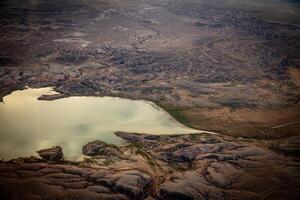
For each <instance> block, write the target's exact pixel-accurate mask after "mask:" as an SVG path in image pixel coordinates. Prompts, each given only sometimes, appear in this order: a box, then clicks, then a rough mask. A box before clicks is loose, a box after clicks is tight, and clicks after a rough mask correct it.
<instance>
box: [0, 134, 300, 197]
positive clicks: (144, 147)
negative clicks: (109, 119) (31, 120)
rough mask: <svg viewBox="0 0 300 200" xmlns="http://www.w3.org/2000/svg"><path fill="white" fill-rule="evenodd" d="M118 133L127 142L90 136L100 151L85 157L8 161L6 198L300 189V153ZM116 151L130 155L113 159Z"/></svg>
mask: <svg viewBox="0 0 300 200" xmlns="http://www.w3.org/2000/svg"><path fill="white" fill-rule="evenodd" d="M116 135H118V136H119V137H121V138H123V139H124V140H126V141H127V143H126V144H124V145H123V146H120V147H118V148H117V147H115V148H113V146H110V145H107V144H104V143H102V142H100V141H94V142H90V143H88V144H87V145H85V147H84V148H83V149H84V152H85V153H86V154H87V155H92V157H91V158H86V159H85V160H83V161H80V162H77V163H74V162H73V163H71V162H66V161H65V162H60V164H58V163H55V162H51V163H47V162H44V160H39V159H30V162H29V160H28V159H17V160H14V161H10V162H1V163H0V194H1V195H0V197H1V199H8V200H9V199H13V200H17V199H64V200H65V199H117V200H118V199H120V200H123V199H124V200H125V199H128V200H129V199H130V200H143V199H148V200H149V199H157V200H186V199H187V200H202V199H205V200H207V199H209V200H210V199H211V200H227V199H232V200H239V199H243V200H244V199H251V200H255V199H264V200H273V199H291V200H296V199H297V198H298V197H299V194H300V190H299V188H300V178H299V170H300V164H299V160H298V158H297V157H288V156H283V155H281V154H279V153H278V152H277V151H272V150H270V149H267V148H266V147H264V146H263V144H262V143H255V142H253V141H251V142H250V141H246V140H239V139H235V138H232V137H228V136H218V135H211V134H206V133H201V134H187V135H161V136H152V135H143V134H135V133H126V132H117V133H116ZM110 148H113V149H115V150H114V151H111V149H110ZM58 149H59V148H56V150H58ZM49 151H50V152H52V151H53V149H52V151H51V149H50V150H49V149H48V150H44V151H43V152H49ZM115 151H116V152H115ZM58 152H59V151H58ZM112 152H113V153H112ZM116 153H120V155H122V156H119V157H118V159H113V161H112V160H111V157H113V156H112V155H115V154H116ZM43 155H48V154H43ZM50 155H53V154H50ZM54 155H57V154H54ZM94 155H97V156H94ZM99 155H100V156H99ZM50 158H51V160H53V158H57V156H54V157H47V159H48V160H49V159H50ZM54 160H55V159H54Z"/></svg>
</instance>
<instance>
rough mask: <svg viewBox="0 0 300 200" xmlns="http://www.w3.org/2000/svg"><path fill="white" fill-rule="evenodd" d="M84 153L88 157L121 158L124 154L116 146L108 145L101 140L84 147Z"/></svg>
mask: <svg viewBox="0 0 300 200" xmlns="http://www.w3.org/2000/svg"><path fill="white" fill-rule="evenodd" d="M82 153H83V154H84V155H87V156H97V155H103V156H119V155H121V154H122V152H121V151H120V150H119V149H118V148H117V147H116V146H113V145H109V144H106V143H104V142H101V141H99V140H95V141H93V142H89V143H87V144H86V145H84V146H83V148H82Z"/></svg>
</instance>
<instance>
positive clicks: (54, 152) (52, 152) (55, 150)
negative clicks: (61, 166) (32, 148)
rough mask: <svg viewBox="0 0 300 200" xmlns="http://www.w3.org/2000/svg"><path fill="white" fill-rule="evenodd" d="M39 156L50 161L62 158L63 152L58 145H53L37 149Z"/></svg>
mask: <svg viewBox="0 0 300 200" xmlns="http://www.w3.org/2000/svg"><path fill="white" fill-rule="evenodd" d="M37 153H38V154H39V155H40V157H41V158H44V159H46V160H51V161H59V160H63V158H64V154H63V151H62V148H61V147H60V146H55V147H52V148H49V149H43V150H40V151H37Z"/></svg>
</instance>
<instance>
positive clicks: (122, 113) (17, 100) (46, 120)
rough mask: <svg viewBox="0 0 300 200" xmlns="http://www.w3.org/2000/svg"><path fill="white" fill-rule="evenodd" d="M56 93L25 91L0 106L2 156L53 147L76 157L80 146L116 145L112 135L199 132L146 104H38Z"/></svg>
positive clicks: (84, 100)
mask: <svg viewBox="0 0 300 200" xmlns="http://www.w3.org/2000/svg"><path fill="white" fill-rule="evenodd" d="M47 94H55V92H54V91H53V90H52V89H51V88H50V87H47V88H40V89H29V88H28V89H25V90H19V91H15V92H13V93H12V94H10V95H8V96H6V97H4V102H3V103H0V158H1V159H5V160H6V159H12V158H17V157H22V156H30V155H36V153H35V151H37V150H40V149H44V148H49V147H51V146H54V145H60V146H62V147H63V151H64V154H65V157H66V158H68V159H77V158H79V157H80V155H81V150H82V146H83V145H84V144H86V143H87V142H90V141H93V140H96V139H99V140H102V141H104V142H107V143H113V144H120V143H122V140H121V139H120V138H118V137H117V136H115V135H114V134H113V132H115V131H132V132H139V133H150V134H178V133H191V132H199V131H197V130H194V129H190V128H187V127H185V126H183V125H181V124H179V123H177V122H176V121H175V120H174V119H173V118H172V117H170V115H169V114H168V113H166V112H165V111H164V110H162V109H161V108H160V107H158V106H156V105H154V104H153V103H150V102H147V101H137V100H128V99H122V98H116V97H69V98H62V99H57V100H53V101H40V100H38V99H37V98H38V97H40V96H41V95H47Z"/></svg>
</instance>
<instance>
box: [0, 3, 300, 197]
mask: <svg viewBox="0 0 300 200" xmlns="http://www.w3.org/2000/svg"><path fill="white" fill-rule="evenodd" d="M299 13H300V6H299V2H298V1H289V0H282V1H276V0H264V1H261V0H252V1H250V0H249V1H247V0H238V1H237V0H151V1H148V0H51V1H47V0H35V1H33V0H3V1H1V2H0V99H2V98H3V97H4V96H5V95H7V94H9V93H11V92H12V91H14V90H17V89H22V88H24V87H25V86H29V87H44V86H45V87H48V86H53V87H54V88H55V90H56V91H57V92H59V93H60V94H57V95H52V96H42V97H40V98H39V99H40V100H53V99H56V98H61V97H68V96H120V97H126V98H129V99H146V100H150V101H152V102H155V103H156V104H157V105H159V106H161V107H162V108H164V109H165V110H166V111H168V112H169V113H170V114H171V115H172V116H173V117H174V118H175V119H177V120H178V121H179V122H181V123H183V124H185V125H187V126H190V127H194V128H198V129H201V130H207V131H214V132H218V133H221V134H220V135H210V134H191V135H176V136H175V135H174V136H167V135H163V136H153V135H140V134H133V133H124V132H118V133H116V134H117V135H118V136H119V137H121V138H123V139H124V140H126V141H127V142H128V143H127V144H125V145H124V146H120V147H115V146H112V145H108V144H104V143H102V142H101V141H91V142H90V143H88V144H86V145H85V146H84V147H83V153H84V154H85V155H86V156H87V157H85V159H84V160H83V161H81V162H71V161H67V160H63V149H61V147H59V146H57V147H53V148H51V147H49V149H45V150H41V151H39V153H40V156H41V158H36V157H31V158H20V159H15V160H11V161H1V162H0V199H47V200H50V199H51V200H52V199H70V200H74V199H78V200H79V199H91V200H92V199H147V200H152V199H158V200H164V199H170V200H171V199H172V200H174V199H175V200H176V199H178V200H179V199H180V200H184V199H188V200H189V199H194V200H197V199H199V200H200V199H224V200H225V199H232V200H234V199H245V200H246V199H263V200H268V199H270V200H274V199H295V200H296V199H297V198H299V196H300V194H299V192H300V191H299V188H300V187H299V186H300V174H299V172H300V169H299V163H300V162H299V148H300V138H299V137H300V136H299V133H300V105H299V103H300V102H299V99H300V54H299V50H300V14H299ZM16 148H17V147H16Z"/></svg>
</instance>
